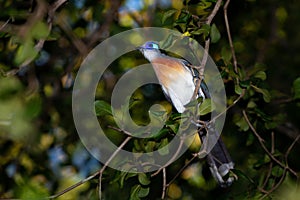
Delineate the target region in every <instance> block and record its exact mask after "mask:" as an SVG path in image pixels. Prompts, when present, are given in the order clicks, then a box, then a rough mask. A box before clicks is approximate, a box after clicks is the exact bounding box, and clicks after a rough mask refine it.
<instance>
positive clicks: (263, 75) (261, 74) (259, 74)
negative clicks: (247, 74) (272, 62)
mask: <svg viewBox="0 0 300 200" xmlns="http://www.w3.org/2000/svg"><path fill="white" fill-rule="evenodd" d="M254 77H255V78H259V79H261V80H263V81H264V80H266V79H267V75H266V72H264V71H258V72H257V73H256V74H255V75H254Z"/></svg>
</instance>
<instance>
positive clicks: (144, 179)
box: [138, 173, 151, 185]
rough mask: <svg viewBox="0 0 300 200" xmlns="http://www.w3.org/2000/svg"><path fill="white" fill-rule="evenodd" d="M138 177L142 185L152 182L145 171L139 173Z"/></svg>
mask: <svg viewBox="0 0 300 200" xmlns="http://www.w3.org/2000/svg"><path fill="white" fill-rule="evenodd" d="M138 179H139V182H140V183H141V184H142V185H149V184H150V183H151V181H150V180H149V179H148V177H147V175H146V174H145V173H139V175H138Z"/></svg>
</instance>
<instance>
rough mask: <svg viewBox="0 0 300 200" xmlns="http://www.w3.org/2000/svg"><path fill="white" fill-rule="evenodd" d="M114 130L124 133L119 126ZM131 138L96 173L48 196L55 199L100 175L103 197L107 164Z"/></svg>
mask: <svg viewBox="0 0 300 200" xmlns="http://www.w3.org/2000/svg"><path fill="white" fill-rule="evenodd" d="M114 130H118V131H120V132H122V133H124V131H123V130H121V129H118V128H114ZM131 139H132V137H131V136H128V137H127V138H126V139H125V140H124V141H123V142H122V144H120V146H118V148H117V150H116V151H115V152H114V153H113V154H112V155H111V156H110V157H109V158H108V160H107V161H106V162H105V164H104V165H103V167H102V168H101V169H100V170H99V171H97V172H95V173H94V174H92V175H91V176H89V177H87V178H85V179H83V180H81V181H79V182H78V183H75V184H74V185H72V186H70V187H68V188H66V189H64V190H63V191H61V192H59V193H57V194H55V195H52V196H50V197H48V199H54V198H57V197H59V196H61V195H63V194H65V193H67V192H69V191H71V190H73V189H75V188H77V187H78V186H80V185H82V184H83V183H85V182H87V181H89V180H91V179H93V178H95V177H96V176H98V175H99V189H98V192H99V199H101V193H102V192H101V185H102V174H103V172H104V170H105V169H106V168H107V166H108V165H109V163H110V162H111V161H112V160H113V159H114V157H115V156H116V155H117V154H118V153H119V152H120V150H121V149H122V148H123V147H124V146H125V145H126V144H127V143H128V142H129V141H130V140H131Z"/></svg>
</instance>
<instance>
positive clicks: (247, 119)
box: [243, 110, 298, 177]
mask: <svg viewBox="0 0 300 200" xmlns="http://www.w3.org/2000/svg"><path fill="white" fill-rule="evenodd" d="M243 116H244V118H245V120H246V122H247V124H248V125H249V127H250V129H251V130H252V132H253V133H254V135H255V136H256V137H257V139H258V141H259V143H260V145H261V147H262V148H263V149H264V151H265V152H266V153H267V154H268V156H269V157H270V158H271V160H273V161H274V162H275V163H277V164H278V165H279V166H280V167H282V168H283V169H287V170H288V171H289V172H290V173H292V174H293V175H294V176H295V177H298V175H297V173H296V172H295V171H294V170H292V169H291V168H289V167H288V166H287V165H285V164H283V163H282V162H280V161H279V160H278V159H277V158H276V157H274V155H273V154H272V153H271V152H270V151H269V150H268V148H267V147H266V146H265V144H264V139H262V138H261V137H260V135H259V134H258V133H257V131H256V130H255V128H254V127H253V125H252V124H251V122H250V121H249V118H248V116H247V114H246V111H245V110H243ZM297 140H298V139H297ZM297 140H295V141H294V142H293V145H294V143H296V142H297Z"/></svg>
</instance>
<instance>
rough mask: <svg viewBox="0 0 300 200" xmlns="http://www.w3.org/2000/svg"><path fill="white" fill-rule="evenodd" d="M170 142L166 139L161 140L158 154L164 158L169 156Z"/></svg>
mask: <svg viewBox="0 0 300 200" xmlns="http://www.w3.org/2000/svg"><path fill="white" fill-rule="evenodd" d="M168 144H169V141H168V138H164V139H162V140H161V143H160V145H159V149H158V153H159V154H160V155H162V156H164V155H167V154H168V153H169V148H168V146H167V145H168Z"/></svg>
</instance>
